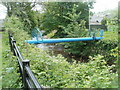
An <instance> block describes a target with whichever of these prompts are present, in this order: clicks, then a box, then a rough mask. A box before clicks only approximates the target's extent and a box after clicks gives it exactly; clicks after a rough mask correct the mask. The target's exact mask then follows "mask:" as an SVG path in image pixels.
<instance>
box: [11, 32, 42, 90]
mask: <svg viewBox="0 0 120 90" xmlns="http://www.w3.org/2000/svg"><path fill="white" fill-rule="evenodd" d="M9 44H10V49H11V51H12V52H13V54H14V56H16V57H17V61H18V66H19V72H20V76H21V77H22V82H23V88H24V89H25V90H26V89H32V90H34V89H35V90H42V87H41V86H40V84H39V83H38V81H37V79H36V78H35V76H34V74H33V73H32V71H31V69H30V61H29V60H25V59H24V57H23V56H22V54H21V53H20V51H19V49H18V47H17V45H16V41H15V40H14V38H13V36H12V35H11V33H10V32H9Z"/></svg>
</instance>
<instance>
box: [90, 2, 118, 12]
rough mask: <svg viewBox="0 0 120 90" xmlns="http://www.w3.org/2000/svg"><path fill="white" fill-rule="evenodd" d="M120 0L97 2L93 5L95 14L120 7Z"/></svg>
mask: <svg viewBox="0 0 120 90" xmlns="http://www.w3.org/2000/svg"><path fill="white" fill-rule="evenodd" d="M119 1H120V0H96V3H95V4H94V5H93V7H94V9H93V10H91V11H93V12H96V13H97V12H101V11H105V10H108V9H114V8H117V7H118V2H119Z"/></svg>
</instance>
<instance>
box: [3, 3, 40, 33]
mask: <svg viewBox="0 0 120 90" xmlns="http://www.w3.org/2000/svg"><path fill="white" fill-rule="evenodd" d="M3 5H4V6H6V8H7V11H8V12H7V15H8V16H9V17H11V16H12V15H14V16H17V17H18V18H20V19H21V21H22V22H24V29H25V30H26V31H28V32H29V33H30V32H31V30H32V28H34V27H36V26H39V25H38V24H39V22H38V21H39V20H38V17H39V16H38V14H39V13H38V12H36V11H33V10H32V8H33V7H35V5H36V2H34V3H32V2H3Z"/></svg>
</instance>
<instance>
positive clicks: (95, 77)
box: [3, 17, 118, 88]
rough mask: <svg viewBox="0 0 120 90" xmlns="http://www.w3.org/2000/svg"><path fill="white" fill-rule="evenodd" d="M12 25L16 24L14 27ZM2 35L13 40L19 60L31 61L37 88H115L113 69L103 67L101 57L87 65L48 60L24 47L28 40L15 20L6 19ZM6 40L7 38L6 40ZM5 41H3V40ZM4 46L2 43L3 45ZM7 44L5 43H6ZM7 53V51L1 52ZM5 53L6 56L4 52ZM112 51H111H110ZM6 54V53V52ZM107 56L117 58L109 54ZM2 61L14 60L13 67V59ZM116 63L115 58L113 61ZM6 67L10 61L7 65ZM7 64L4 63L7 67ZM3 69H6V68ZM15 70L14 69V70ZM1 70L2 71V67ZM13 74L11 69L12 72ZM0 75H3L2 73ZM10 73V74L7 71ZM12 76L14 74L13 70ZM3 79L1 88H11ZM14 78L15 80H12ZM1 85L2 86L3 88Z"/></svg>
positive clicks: (53, 59) (54, 59) (26, 46)
mask: <svg viewBox="0 0 120 90" xmlns="http://www.w3.org/2000/svg"><path fill="white" fill-rule="evenodd" d="M14 23H16V24H14ZM5 25H6V32H5V33H4V35H5V37H4V39H5V38H6V35H7V31H8V30H11V31H12V32H13V35H14V37H15V39H16V40H17V45H18V46H19V48H20V50H21V52H22V54H23V56H24V57H25V58H26V59H29V60H30V61H31V69H32V71H33V72H34V74H35V75H36V77H37V78H38V80H39V82H40V84H41V85H42V86H46V87H57V88H63V87H67V88H75V87H76V88H91V87H95V88H117V87H118V84H117V83H118V82H117V76H118V75H117V72H115V71H113V68H114V69H115V67H116V66H115V65H111V66H109V65H107V63H106V61H105V60H104V56H101V55H96V56H94V57H91V56H90V57H89V62H88V63H80V62H78V63H76V61H74V62H73V63H68V62H67V61H66V59H65V58H64V57H62V56H61V55H58V56H57V57H55V56H50V55H49V53H48V52H46V51H43V50H41V49H40V48H36V47H35V46H34V45H29V44H27V43H24V40H26V39H30V36H29V35H28V34H27V32H26V31H24V29H23V24H22V22H20V20H19V19H18V18H15V17H10V18H7V21H6V23H5ZM6 39H7V38H6ZM6 41H7V40H6ZM4 43H5V42H4ZM7 43H8V42H7ZM4 50H5V51H6V50H8V51H9V49H7V48H6V49H5V48H4ZM8 51H6V52H8ZM113 51H114V50H113ZM9 52H10V51H9ZM111 54H114V55H117V52H116V53H113V52H111ZM4 56H5V57H4V59H3V61H4V60H14V62H13V61H12V63H11V65H15V60H16V59H15V58H11V59H10V57H11V54H10V53H7V57H6V53H5V55H4ZM114 59H115V60H116V56H115V58H114ZM7 62H9V63H10V61H7ZM7 64H8V63H7ZM6 66H7V67H10V66H8V65H6ZM14 67H16V66H14ZM3 68H6V67H5V66H3ZM13 70H14V69H13ZM3 71H6V70H4V69H3ZM10 72H12V71H10ZM14 72H15V70H14ZM10 75H17V74H15V73H13V72H12V73H9V76H10ZM4 77H5V78H3V83H5V84H9V85H10V86H4V87H14V82H16V81H15V80H14V81H13V80H12V81H13V82H10V83H7V82H5V80H6V79H7V78H9V77H8V74H7V73H5V74H4ZM14 77H15V76H14ZM3 85H4V84H3Z"/></svg>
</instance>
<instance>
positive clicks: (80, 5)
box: [41, 2, 93, 37]
mask: <svg viewBox="0 0 120 90" xmlns="http://www.w3.org/2000/svg"><path fill="white" fill-rule="evenodd" d="M92 4H93V2H89V3H88V2H47V3H43V7H44V9H43V10H44V15H43V19H42V27H41V28H43V29H44V30H46V32H47V33H49V32H51V31H52V30H57V33H56V35H55V37H66V34H65V32H64V30H63V29H62V28H61V27H59V26H60V25H61V26H67V25H68V24H70V20H68V19H65V18H64V17H63V16H68V15H67V13H71V12H72V8H73V7H74V5H76V14H78V13H79V12H81V15H80V16H79V18H78V19H77V22H79V21H81V20H85V21H86V26H88V16H89V13H88V12H89V8H92Z"/></svg>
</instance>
